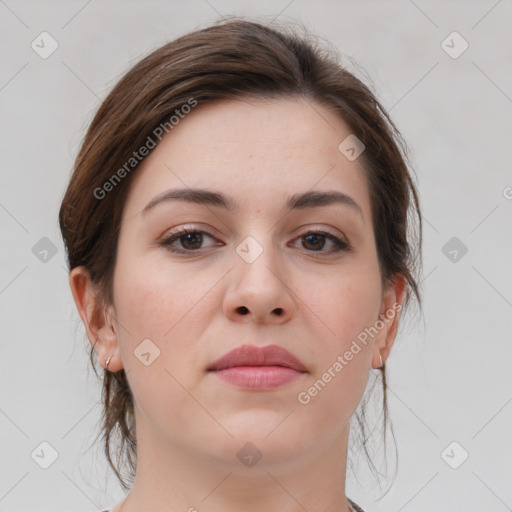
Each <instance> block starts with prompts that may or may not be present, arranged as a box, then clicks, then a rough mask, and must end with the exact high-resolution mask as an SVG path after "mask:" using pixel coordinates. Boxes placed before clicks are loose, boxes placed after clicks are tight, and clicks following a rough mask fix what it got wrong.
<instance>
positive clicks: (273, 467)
mask: <svg viewBox="0 0 512 512" xmlns="http://www.w3.org/2000/svg"><path fill="white" fill-rule="evenodd" d="M348 432H349V427H348V425H347V426H346V428H345V429H344V430H343V432H342V433H341V434H340V436H339V438H337V439H336V441H335V442H334V443H332V444H331V445H330V446H326V447H325V449H324V450H323V451H320V452H318V453H316V455H315V456H310V457H297V458H291V457H290V458H289V460H288V461H287V462H282V461H281V462H280V463H275V464H269V463H268V462H267V465H265V464H263V460H264V459H263V458H262V460H261V461H260V462H258V463H257V464H256V465H255V466H253V467H252V468H250V469H246V468H243V466H242V465H236V466H233V467H229V466H226V465H223V464H222V462H220V463H212V461H211V458H209V459H207V458H206V457H204V456H202V455H201V454H198V453H191V452H190V451H184V450H183V449H182V448H181V447H179V446H175V445H172V446H169V439H165V440H164V439H161V438H159V437H158V436H157V435H155V434H154V432H152V431H150V430H149V429H148V428H147V425H144V424H143V423H138V424H137V473H136V476H135V481H134V484H133V487H132V489H131V491H130V493H129V494H128V496H127V497H126V499H125V500H124V501H123V502H122V503H120V504H119V505H118V506H117V507H115V508H114V509H112V512H140V510H154V511H155V512H178V511H187V512H202V511H206V510H207V511H208V512H235V511H237V512H238V511H239V510H244V512H260V511H261V510H279V511H280V512H304V510H310V511H313V510H314V511H315V512H351V508H350V506H349V504H348V502H347V499H346V497H345V476H346V458H347V443H348ZM164 446H166V448H165V449H163V447H164ZM242 469H243V470H242Z"/></svg>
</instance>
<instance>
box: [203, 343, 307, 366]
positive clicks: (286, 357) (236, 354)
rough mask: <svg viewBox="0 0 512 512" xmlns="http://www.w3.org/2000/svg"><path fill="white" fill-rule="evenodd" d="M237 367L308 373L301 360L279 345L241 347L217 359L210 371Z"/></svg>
mask: <svg viewBox="0 0 512 512" xmlns="http://www.w3.org/2000/svg"><path fill="white" fill-rule="evenodd" d="M235 366H284V367H287V368H292V369H294V370H297V371H299V372H306V367H305V366H304V365H303V364H302V363H301V361H299V359H297V358H296V357H295V356H294V355H293V354H291V353H290V352H288V350H286V349H284V348H282V347H279V346H278V345H267V346H265V347H257V346H255V345H241V346H239V347H237V348H235V349H233V350H231V351H230V352H228V353H227V354H224V355H223V356H222V357H221V358H220V359H217V361H215V362H214V363H213V364H212V365H211V366H210V367H209V368H208V370H210V371H217V370H224V369H226V368H233V367H235Z"/></svg>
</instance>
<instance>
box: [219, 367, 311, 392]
mask: <svg viewBox="0 0 512 512" xmlns="http://www.w3.org/2000/svg"><path fill="white" fill-rule="evenodd" d="M212 373H213V374H215V375H217V377H220V378H221V379H223V380H225V381H227V382H229V383H230V384H233V385H235V386H238V387H240V388H244V389H257V390H265V389H274V388H277V387H279V386H283V385H284V384H288V383H289V382H292V381H294V380H295V379H298V378H299V377H300V376H301V375H303V372H299V371H297V370H294V369H293V368H286V367H284V366H235V367H233V368H226V369H224V370H216V371H213V372H212Z"/></svg>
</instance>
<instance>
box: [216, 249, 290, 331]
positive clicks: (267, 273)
mask: <svg viewBox="0 0 512 512" xmlns="http://www.w3.org/2000/svg"><path fill="white" fill-rule="evenodd" d="M234 260H235V261H234V265H235V268H234V269H233V271H232V272H230V273H229V274H228V275H229V279H230V283H229V285H228V287H227V290H226V293H225V297H224V306H223V307H224V313H225V315H226V316H227V317H228V318H229V319H230V320H233V321H236V322H245V323H258V324H264V323H274V324H281V323H286V322H288V321H289V320H290V318H292V316H293V313H294V311H295V308H296V305H295V301H294V298H293V295H294V294H293V291H292V283H291V277H290V273H289V272H286V271H285V268H284V265H283V262H282V261H280V260H279V259H278V257H277V255H275V254H274V253H273V251H272V249H267V248H265V250H264V251H263V252H262V254H260V255H259V256H258V257H257V258H256V260H255V261H252V262H251V263H248V262H247V261H245V260H244V259H243V258H241V257H240V256H239V255H238V254H237V253H236V251H235V252H234Z"/></svg>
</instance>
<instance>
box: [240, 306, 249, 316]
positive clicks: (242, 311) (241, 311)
mask: <svg viewBox="0 0 512 512" xmlns="http://www.w3.org/2000/svg"><path fill="white" fill-rule="evenodd" d="M238 312H239V313H240V314H242V315H246V314H247V313H249V310H248V309H247V308H246V307H245V306H240V307H239V308H238Z"/></svg>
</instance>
